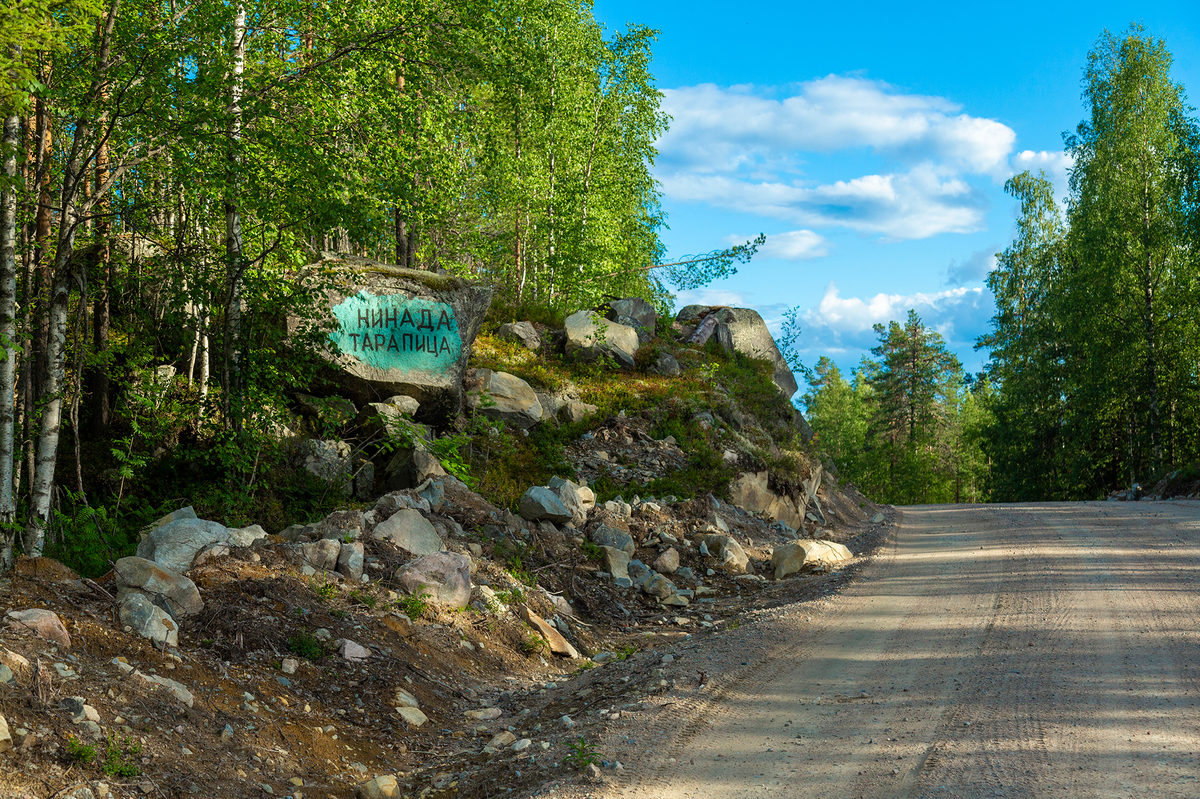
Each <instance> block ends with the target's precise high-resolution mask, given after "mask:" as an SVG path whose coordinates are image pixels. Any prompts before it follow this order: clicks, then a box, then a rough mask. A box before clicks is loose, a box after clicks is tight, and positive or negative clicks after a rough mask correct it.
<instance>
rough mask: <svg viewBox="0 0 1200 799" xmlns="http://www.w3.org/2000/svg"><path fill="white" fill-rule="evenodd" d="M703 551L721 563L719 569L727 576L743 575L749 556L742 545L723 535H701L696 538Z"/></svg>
mask: <svg viewBox="0 0 1200 799" xmlns="http://www.w3.org/2000/svg"><path fill="white" fill-rule="evenodd" d="M696 538H697V539H698V540H699V541H700V543H702V544H704V547H705V549H707V550H708V552H709V554H710V555H713V556H714V557H716V558H717V559H718V560H719V561H720V562H721V568H722V569H723V570H725V571H726V572H727V573H729V574H745V573H746V568H747V567H748V566H749V564H750V556H749V555H747V554H746V550H744V549H742V545H741V544H739V543H738V542H737V540H736V539H735V538H733V537H732V536H729V535H726V534H725V533H703V534H701V535H699V536H697V537H696Z"/></svg>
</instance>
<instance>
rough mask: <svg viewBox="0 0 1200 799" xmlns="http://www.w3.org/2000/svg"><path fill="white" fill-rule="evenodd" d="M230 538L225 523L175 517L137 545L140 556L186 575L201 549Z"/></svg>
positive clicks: (151, 532) (224, 541)
mask: <svg viewBox="0 0 1200 799" xmlns="http://www.w3.org/2000/svg"><path fill="white" fill-rule="evenodd" d="M228 541H229V529H228V528H227V527H225V525H223V524H218V523H217V522H210V521H205V520H204V519H187V518H184V519H176V520H175V521H172V522H168V523H167V524H164V525H162V526H161V527H157V528H155V529H154V530H152V531H150V533H149V534H148V535H147V536H146V537H145V538H143V539H142V541H141V543H140V544H138V547H137V555H138V557H139V558H145V559H147V560H152V561H154V562H155V563H157V564H158V565H159V566H162V567H163V568H165V569H169V570H170V571H173V572H176V573H177V574H183V573H184V572H186V571H187V570H188V569H190V568H192V561H194V560H195V559H196V555H197V554H199V553H200V550H202V549H204V548H206V547H209V546H212V545H213V544H224V543H226V542H228Z"/></svg>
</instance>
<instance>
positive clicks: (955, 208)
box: [662, 164, 986, 239]
mask: <svg viewBox="0 0 1200 799" xmlns="http://www.w3.org/2000/svg"><path fill="white" fill-rule="evenodd" d="M662 184H663V190H664V191H665V192H666V193H667V195H668V196H670V197H673V198H674V199H677V200H684V201H691V202H704V203H708V204H710V205H714V206H717V207H720V208H727V209H729V210H733V211H741V212H748V213H755V214H761V215H763V216H770V217H775V218H778V219H786V220H788V221H791V222H795V223H798V224H804V225H813V226H827V227H828V226H836V227H844V228H848V229H850V230H855V231H859V232H862V233H877V234H880V235H883V236H887V237H889V238H894V239H921V238H926V237H928V236H933V235H936V234H938V233H947V232H950V233H968V232H971V231H975V230H979V229H980V228H981V227H982V226H983V222H984V212H985V210H986V208H985V202H984V199H983V196H982V194H981V193H980V192H979V190H977V189H975V188H974V187H972V186H971V185H970V184H968V183H967V182H966V181H964V180H962V179H961V178H958V177H955V176H952V175H945V174H939V172H938V170H937V169H936V168H934V167H933V166H931V165H927V164H926V165H919V166H917V167H916V168H914V169H913V170H911V171H909V172H906V173H901V174H891V175H865V176H862V177H857V178H852V179H850V180H839V181H836V182H834V183H828V184H824V185H818V186H814V187H804V186H800V185H795V184H789V183H783V182H778V181H772V182H751V181H747V180H740V179H738V178H735V177H729V176H724V175H704V174H696V173H675V174H667V175H663V176H662Z"/></svg>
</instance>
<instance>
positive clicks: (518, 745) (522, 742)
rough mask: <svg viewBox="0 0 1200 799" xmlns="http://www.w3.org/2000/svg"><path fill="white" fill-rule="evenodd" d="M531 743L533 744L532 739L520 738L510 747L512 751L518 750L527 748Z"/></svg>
mask: <svg viewBox="0 0 1200 799" xmlns="http://www.w3.org/2000/svg"><path fill="white" fill-rule="evenodd" d="M532 745H533V741H531V740H530V739H528V738H522V739H521V740H519V741H517V742H516V743H514V744H513V745H512V747H511V748H512V750H513V751H514V752H520V751H522V750H525V749H528V748H529V747H530V746H532Z"/></svg>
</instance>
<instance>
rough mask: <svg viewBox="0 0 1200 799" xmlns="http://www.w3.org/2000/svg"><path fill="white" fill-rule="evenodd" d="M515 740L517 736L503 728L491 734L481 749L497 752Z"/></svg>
mask: <svg viewBox="0 0 1200 799" xmlns="http://www.w3.org/2000/svg"><path fill="white" fill-rule="evenodd" d="M516 740H517V736H515V735H513V734H512V733H511V732H509V731H508V730H504V731H503V732H498V733H496V734H495V735H494V736H492V740H490V741H488V742H487V746H485V747H483V751H485V752H489V753H492V752H498V751H500V750H501V749H503V748H504V747H506V746H510V745H511V744H513V743H515V742H516Z"/></svg>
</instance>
